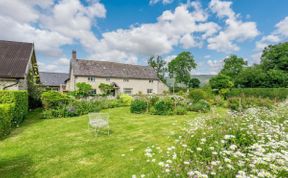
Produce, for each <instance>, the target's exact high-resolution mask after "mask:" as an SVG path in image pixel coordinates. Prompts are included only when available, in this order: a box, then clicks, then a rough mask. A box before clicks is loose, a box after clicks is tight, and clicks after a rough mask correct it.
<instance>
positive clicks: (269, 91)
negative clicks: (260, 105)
mask: <svg viewBox="0 0 288 178" xmlns="http://www.w3.org/2000/svg"><path fill="white" fill-rule="evenodd" d="M227 96H228V97H239V96H251V97H260V98H270V99H279V100H284V99H286V98H288V88H234V89H232V90H231V91H230V92H229V93H228V95H227Z"/></svg>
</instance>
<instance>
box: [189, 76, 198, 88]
mask: <svg viewBox="0 0 288 178" xmlns="http://www.w3.org/2000/svg"><path fill="white" fill-rule="evenodd" d="M188 87H189V88H199V87H200V80H199V79H198V78H191V79H190V81H189V84H188Z"/></svg>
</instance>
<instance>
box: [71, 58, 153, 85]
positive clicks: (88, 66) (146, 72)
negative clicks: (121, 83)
mask: <svg viewBox="0 0 288 178" xmlns="http://www.w3.org/2000/svg"><path fill="white" fill-rule="evenodd" d="M72 69H73V74H74V75H75V76H95V77H105V78H129V79H153V80H158V77H157V73H156V71H155V70H154V69H153V68H151V67H148V66H140V65H132V64H123V63H116V62H108V61H95V60H82V59H77V60H72Z"/></svg>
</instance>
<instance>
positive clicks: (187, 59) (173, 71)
mask: <svg viewBox="0 0 288 178" xmlns="http://www.w3.org/2000/svg"><path fill="white" fill-rule="evenodd" d="M196 66H197V64H196V63H195V60H194V57H193V56H192V54H191V53H190V52H187V51H184V52H181V53H180V54H178V56H177V57H176V58H175V59H173V60H172V61H171V62H170V63H169V64H168V71H169V75H170V77H175V81H176V83H183V84H185V85H186V86H189V82H190V80H191V71H192V69H195V68H196Z"/></svg>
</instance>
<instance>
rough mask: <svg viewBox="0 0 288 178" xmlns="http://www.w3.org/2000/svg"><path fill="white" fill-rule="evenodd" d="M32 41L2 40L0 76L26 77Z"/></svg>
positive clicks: (0, 47)
mask: <svg viewBox="0 0 288 178" xmlns="http://www.w3.org/2000/svg"><path fill="white" fill-rule="evenodd" d="M32 50H33V44H32V43H24V42H15V41H4V40H0V77H3V78H24V76H25V71H26V68H27V65H28V62H29V60H30V57H31V52H32Z"/></svg>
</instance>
